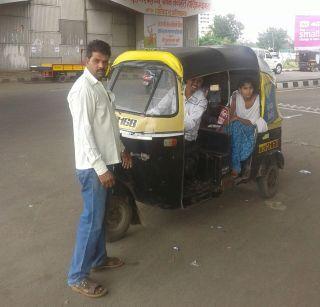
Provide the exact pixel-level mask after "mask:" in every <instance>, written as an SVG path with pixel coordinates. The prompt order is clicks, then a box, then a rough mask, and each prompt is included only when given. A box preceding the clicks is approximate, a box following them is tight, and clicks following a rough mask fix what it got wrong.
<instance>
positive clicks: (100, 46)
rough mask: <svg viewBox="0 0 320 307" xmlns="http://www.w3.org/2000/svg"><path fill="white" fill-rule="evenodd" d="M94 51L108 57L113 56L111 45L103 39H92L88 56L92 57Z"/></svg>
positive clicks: (88, 48) (88, 47)
mask: <svg viewBox="0 0 320 307" xmlns="http://www.w3.org/2000/svg"><path fill="white" fill-rule="evenodd" d="M93 52H100V53H102V54H104V55H107V56H108V57H110V56H111V48H110V45H109V44H108V43H106V42H104V41H102V40H99V39H95V40H93V41H91V42H90V43H89V44H88V46H87V52H86V57H87V58H88V59H90V58H91V57H92V53H93Z"/></svg>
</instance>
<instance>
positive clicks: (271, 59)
mask: <svg viewBox="0 0 320 307" xmlns="http://www.w3.org/2000/svg"><path fill="white" fill-rule="evenodd" d="M252 49H253V51H254V52H255V53H256V55H257V56H258V57H259V58H262V59H263V60H264V61H265V62H266V63H267V64H268V65H269V67H270V69H271V70H273V71H274V72H275V73H276V74H278V75H279V74H281V72H282V62H281V60H280V59H279V57H277V56H276V55H275V54H276V53H274V52H273V54H274V56H272V54H271V52H269V51H268V50H266V49H260V48H252Z"/></svg>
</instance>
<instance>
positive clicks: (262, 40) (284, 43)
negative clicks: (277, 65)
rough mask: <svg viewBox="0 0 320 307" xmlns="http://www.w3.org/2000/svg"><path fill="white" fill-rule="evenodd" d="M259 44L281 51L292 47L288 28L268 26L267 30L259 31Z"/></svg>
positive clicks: (265, 47)
mask: <svg viewBox="0 0 320 307" xmlns="http://www.w3.org/2000/svg"><path fill="white" fill-rule="evenodd" d="M257 45H258V47H260V48H264V49H273V50H274V51H279V50H280V49H284V48H285V49H288V48H290V47H291V45H292V42H291V40H290V37H289V36H288V33H287V31H286V30H284V29H281V28H280V29H277V28H268V29H267V31H266V32H263V33H259V36H258V43H257Z"/></svg>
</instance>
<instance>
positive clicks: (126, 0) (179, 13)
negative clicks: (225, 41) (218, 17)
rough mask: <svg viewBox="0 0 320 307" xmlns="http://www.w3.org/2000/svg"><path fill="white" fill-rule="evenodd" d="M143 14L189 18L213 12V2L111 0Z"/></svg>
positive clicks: (206, 0)
mask: <svg viewBox="0 0 320 307" xmlns="http://www.w3.org/2000/svg"><path fill="white" fill-rule="evenodd" d="M111 1H113V2H115V3H118V4H121V5H123V6H126V7H128V8H131V9H133V10H135V11H137V12H140V13H143V14H151V15H159V16H171V17H187V16H193V15H198V14H201V13H207V12H209V11H211V10H212V8H211V0H111Z"/></svg>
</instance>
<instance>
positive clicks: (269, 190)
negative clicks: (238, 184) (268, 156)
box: [257, 163, 279, 198]
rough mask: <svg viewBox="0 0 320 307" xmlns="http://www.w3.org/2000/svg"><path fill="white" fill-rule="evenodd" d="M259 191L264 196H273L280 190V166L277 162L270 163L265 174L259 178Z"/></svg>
mask: <svg viewBox="0 0 320 307" xmlns="http://www.w3.org/2000/svg"><path fill="white" fill-rule="evenodd" d="M257 184H258V188H259V192H260V194H261V196H262V197H263V198H271V197H273V196H275V195H276V194H277V192H278V186H279V167H278V165H277V164H276V163H272V164H270V166H269V167H268V169H267V171H266V173H265V175H264V176H261V177H258V178H257Z"/></svg>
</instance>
